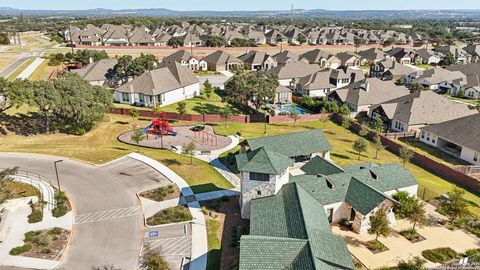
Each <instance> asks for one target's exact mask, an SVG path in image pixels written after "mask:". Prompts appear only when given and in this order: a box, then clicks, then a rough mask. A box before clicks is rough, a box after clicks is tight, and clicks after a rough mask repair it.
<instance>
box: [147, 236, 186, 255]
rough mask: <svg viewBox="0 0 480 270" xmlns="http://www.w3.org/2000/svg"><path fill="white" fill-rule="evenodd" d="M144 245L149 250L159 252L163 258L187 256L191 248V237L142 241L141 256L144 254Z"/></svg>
mask: <svg viewBox="0 0 480 270" xmlns="http://www.w3.org/2000/svg"><path fill="white" fill-rule="evenodd" d="M146 245H149V247H150V250H159V251H160V254H162V255H163V256H174V255H175V256H176V255H182V256H183V255H189V254H190V249H191V246H192V237H191V236H190V235H185V236H180V237H173V238H162V239H156V240H148V241H144V242H143V247H142V252H141V254H144V253H145V250H144V248H145V246H146Z"/></svg>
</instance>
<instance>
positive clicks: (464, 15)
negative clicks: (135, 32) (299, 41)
mask: <svg viewBox="0 0 480 270" xmlns="http://www.w3.org/2000/svg"><path fill="white" fill-rule="evenodd" d="M294 13H295V16H296V17H301V18H324V19H352V20H366V19H435V18H437V19H456V20H459V19H479V18H480V10H345V11H335V10H324V9H297V10H295V11H294ZM21 14H23V15H25V16H41V17H46V16H55V17H58V16H65V17H67V16H76V17H112V16H162V17H256V18H288V17H290V16H291V11H290V10H259V11H177V10H170V9H165V8H152V9H119V10H114V9H100V8H99V9H87V10H26V9H24V10H21V9H14V8H9V7H0V16H20V15H21Z"/></svg>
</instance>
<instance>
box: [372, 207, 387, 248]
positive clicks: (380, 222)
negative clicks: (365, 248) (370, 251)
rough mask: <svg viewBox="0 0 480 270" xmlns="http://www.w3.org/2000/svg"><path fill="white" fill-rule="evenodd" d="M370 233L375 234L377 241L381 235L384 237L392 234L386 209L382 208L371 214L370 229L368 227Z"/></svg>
mask: <svg viewBox="0 0 480 270" xmlns="http://www.w3.org/2000/svg"><path fill="white" fill-rule="evenodd" d="M368 233H369V234H374V235H375V242H378V237H379V236H380V235H381V236H383V237H387V236H389V235H390V227H389V226H388V221H387V213H386V212H385V209H383V208H381V209H379V210H378V211H377V212H376V213H375V214H373V215H372V216H370V229H368Z"/></svg>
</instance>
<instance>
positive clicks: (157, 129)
mask: <svg viewBox="0 0 480 270" xmlns="http://www.w3.org/2000/svg"><path fill="white" fill-rule="evenodd" d="M144 132H145V134H147V138H148V134H155V135H161V136H163V135H171V136H176V135H177V132H176V131H174V130H173V128H172V127H171V126H170V124H169V123H168V121H167V120H165V112H162V113H160V118H155V119H153V121H152V124H151V125H149V126H148V127H146V128H145V130H144Z"/></svg>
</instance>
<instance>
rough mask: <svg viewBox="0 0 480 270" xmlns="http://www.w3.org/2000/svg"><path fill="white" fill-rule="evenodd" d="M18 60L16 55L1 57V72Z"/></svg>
mask: <svg viewBox="0 0 480 270" xmlns="http://www.w3.org/2000/svg"><path fill="white" fill-rule="evenodd" d="M15 59H17V57H16V56H14V55H8V56H7V55H3V54H2V56H1V57H0V71H3V70H4V69H5V68H7V66H8V65H10V64H11V63H13V61H14V60H15Z"/></svg>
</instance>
